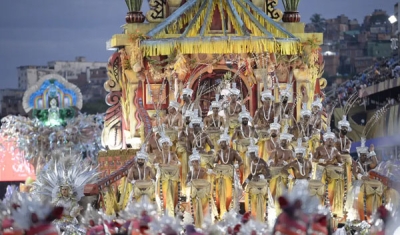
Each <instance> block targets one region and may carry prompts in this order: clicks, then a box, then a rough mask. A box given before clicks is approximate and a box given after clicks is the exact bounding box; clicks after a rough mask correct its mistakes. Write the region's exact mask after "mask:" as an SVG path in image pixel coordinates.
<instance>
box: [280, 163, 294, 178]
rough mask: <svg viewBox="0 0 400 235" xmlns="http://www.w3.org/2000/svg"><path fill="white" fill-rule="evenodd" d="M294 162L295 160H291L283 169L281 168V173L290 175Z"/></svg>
mask: <svg viewBox="0 0 400 235" xmlns="http://www.w3.org/2000/svg"><path fill="white" fill-rule="evenodd" d="M294 164H295V162H294V161H292V162H290V163H289V164H287V165H286V166H284V167H283V168H282V170H281V173H282V174H283V175H284V176H288V175H289V170H290V169H291V168H293V167H294Z"/></svg>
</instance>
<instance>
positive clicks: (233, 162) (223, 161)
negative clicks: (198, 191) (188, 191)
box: [213, 128, 243, 218]
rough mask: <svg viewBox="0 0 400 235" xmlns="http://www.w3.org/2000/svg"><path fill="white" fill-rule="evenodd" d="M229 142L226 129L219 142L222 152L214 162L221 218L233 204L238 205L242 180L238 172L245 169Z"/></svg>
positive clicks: (216, 192)
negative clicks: (239, 169)
mask: <svg viewBox="0 0 400 235" xmlns="http://www.w3.org/2000/svg"><path fill="white" fill-rule="evenodd" d="M229 142H230V136H229V134H228V129H227V128H226V129H225V132H224V133H223V134H222V135H221V137H220V139H219V140H218V144H219V146H220V151H219V152H218V153H217V155H216V158H215V160H214V163H215V164H214V165H215V167H214V169H213V171H214V174H215V176H214V180H213V182H214V190H215V201H216V205H217V208H218V213H219V217H220V218H222V216H223V215H224V214H225V212H227V211H228V210H230V208H231V207H234V205H233V204H235V203H237V204H236V205H238V200H239V198H238V196H239V195H240V194H241V192H240V191H241V185H240V182H239V181H240V180H239V177H238V175H237V171H236V170H237V169H238V168H242V167H243V161H242V158H241V157H240V156H239V153H238V152H237V151H235V150H234V149H232V148H231V147H230V146H229ZM232 201H233V203H232ZM235 209H237V208H235Z"/></svg>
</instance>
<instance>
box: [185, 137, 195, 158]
mask: <svg viewBox="0 0 400 235" xmlns="http://www.w3.org/2000/svg"><path fill="white" fill-rule="evenodd" d="M191 135H192V134H191ZM192 145H193V143H192V140H191V138H190V137H189V136H187V137H186V151H187V152H188V154H192V150H193V148H192Z"/></svg>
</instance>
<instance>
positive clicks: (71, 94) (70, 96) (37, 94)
mask: <svg viewBox="0 0 400 235" xmlns="http://www.w3.org/2000/svg"><path fill="white" fill-rule="evenodd" d="M49 98H56V99H57V101H58V107H59V108H68V107H76V108H78V109H81V108H82V93H81V91H80V90H79V88H78V87H77V86H75V85H74V84H72V83H69V82H68V81H67V80H66V79H65V78H63V77H62V76H60V75H58V74H48V75H46V76H43V77H42V78H41V79H40V80H39V81H38V82H37V83H36V84H35V85H34V86H32V87H30V88H29V89H28V90H27V91H26V92H25V94H24V97H23V107H24V110H25V112H27V113H28V112H29V111H31V110H33V109H47V108H49V101H50V99H49Z"/></svg>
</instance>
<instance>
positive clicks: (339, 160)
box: [336, 151, 343, 164]
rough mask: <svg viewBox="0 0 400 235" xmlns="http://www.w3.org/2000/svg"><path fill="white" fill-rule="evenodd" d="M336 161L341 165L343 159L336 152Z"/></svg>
mask: <svg viewBox="0 0 400 235" xmlns="http://www.w3.org/2000/svg"><path fill="white" fill-rule="evenodd" d="M336 161H337V163H339V164H341V163H343V159H342V156H341V155H340V154H339V151H336Z"/></svg>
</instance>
